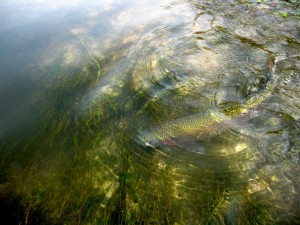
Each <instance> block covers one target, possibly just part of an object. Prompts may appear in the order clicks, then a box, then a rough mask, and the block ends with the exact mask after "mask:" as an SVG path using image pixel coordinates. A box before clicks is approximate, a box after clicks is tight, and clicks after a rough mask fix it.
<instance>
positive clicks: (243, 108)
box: [134, 58, 278, 147]
mask: <svg viewBox="0 0 300 225" xmlns="http://www.w3.org/2000/svg"><path fill="white" fill-rule="evenodd" d="M271 60H272V61H271V62H272V64H270V68H269V70H270V76H269V81H268V82H267V84H266V86H265V87H264V89H263V90H262V92H260V93H259V94H257V95H254V96H252V97H250V98H249V99H248V100H246V101H245V102H244V104H241V103H239V104H233V105H232V104H224V105H223V106H222V105H221V104H220V107H215V108H213V109H210V110H207V111H205V112H200V113H196V114H192V115H189V116H186V117H182V118H178V119H175V120H172V121H169V122H166V123H163V124H161V125H159V126H157V127H154V128H152V129H148V130H144V131H141V132H140V133H139V134H138V135H137V136H136V137H135V138H134V139H135V141H136V142H137V143H139V144H142V145H143V146H145V147H157V146H159V145H160V144H162V143H164V142H165V141H166V142H165V143H172V139H176V138H177V137H180V136H186V135H195V136H196V137H199V136H205V135H210V134H215V133H216V131H218V130H220V129H221V128H222V127H224V126H221V123H227V122H228V121H230V120H232V118H235V117H238V116H241V115H243V114H244V113H247V112H249V110H251V109H252V108H254V107H256V106H258V105H259V104H261V103H262V102H264V101H265V100H266V99H267V98H268V97H270V96H271V95H272V92H273V89H274V88H275V87H276V84H277V76H276V75H275V70H276V63H277V61H278V60H277V59H276V60H275V59H273V58H271Z"/></svg>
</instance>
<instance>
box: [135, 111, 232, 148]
mask: <svg viewBox="0 0 300 225" xmlns="http://www.w3.org/2000/svg"><path fill="white" fill-rule="evenodd" d="M229 119H230V117H227V116H225V115H224V114H223V113H222V112H221V111H219V110H218V109H214V110H213V109H211V110H208V111H206V112H203V113H196V114H193V115H189V116H186V117H182V118H179V119H176V120H172V121H169V122H166V123H164V124H162V125H160V126H157V127H155V128H153V129H149V130H144V131H142V132H140V133H139V134H138V135H137V136H136V137H135V141H136V142H138V143H139V144H142V145H143V146H145V147H157V146H158V145H160V144H161V143H163V142H164V141H166V140H167V142H168V143H170V140H171V139H172V138H176V137H179V136H183V135H191V134H196V135H199V136H202V135H205V134H209V133H214V132H215V130H216V129H217V128H218V124H220V123H221V122H224V121H226V120H229ZM212 125H214V126H212ZM168 140H169V141H168Z"/></svg>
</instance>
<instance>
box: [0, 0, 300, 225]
mask: <svg viewBox="0 0 300 225" xmlns="http://www.w3.org/2000/svg"><path fill="white" fill-rule="evenodd" d="M146 2H147V1H145V2H142V3H136V2H135V3H132V2H130V3H126V4H129V5H128V6H127V7H128V8H126V7H125V6H124V5H126V4H125V3H123V4H124V5H122V4H121V6H122V7H123V8H122V7H121V8H122V9H119V10H120V12H119V11H118V10H117V9H114V7H113V6H112V5H109V4H108V5H107V6H106V7H105V10H104V11H103V12H102V11H101V13H103V14H101V13H100V12H98V11H97V10H96V12H95V11H92V12H93V13H89V14H84V13H82V14H83V18H84V21H86V20H87V21H88V22H87V23H82V24H81V23H80V24H79V25H78V24H76V23H78V20H79V19H78V20H75V22H76V23H74V24H72V25H70V29H69V30H68V35H70V36H71V39H70V40H69V39H66V40H63V41H62V40H59V48H58V49H60V48H61V49H63V50H62V51H61V52H62V53H63V54H62V55H59V56H58V57H57V58H56V57H54V59H53V60H52V58H51V57H50V56H48V55H47V56H48V57H46V56H45V55H42V56H43V57H44V58H45V59H44V58H43V57H40V58H42V59H43V60H41V62H40V64H39V69H38V70H37V71H38V72H36V71H35V70H34V69H31V70H30V69H28V70H26V71H25V72H26V75H27V76H28V77H27V80H26V79H25V78H23V79H24V80H25V81H27V83H26V85H28V87H30V88H31V89H30V88H28V89H30V90H31V91H30V93H29V94H28V95H29V97H28V98H21V97H20V99H22V101H23V100H24V101H23V102H21V101H20V102H21V103H20V104H21V106H20V108H18V107H16V109H28V111H24V113H22V112H23V111H21V112H20V113H18V114H17V115H22V114H23V115H22V119H23V121H22V122H23V123H22V124H21V125H20V124H19V123H17V122H16V121H17V120H16V121H14V119H11V120H10V121H9V122H5V123H4V125H2V124H1V126H0V155H1V158H0V215H1V218H2V219H3V221H4V220H6V221H8V224H22V225H29V224H31V225H33V224H49V225H50V224H51V225H52V224H70V225H71V224H72V225H73V224H78V225H79V224H80V225H81V224H87V225H88V224H89V225H91V224H174V225H175V224H176V225H178V224H243V225H244V224H249V225H252V224H298V223H300V217H299V207H298V206H299V205H300V195H299V193H300V188H299V184H300V178H299V176H298V174H299V172H300V167H299V162H300V161H299V156H300V151H299V150H300V142H299V140H300V139H299V135H300V123H299V120H300V114H299V108H300V102H299V99H300V94H299V93H300V85H299V80H300V64H299V62H300V55H299V48H300V47H299V46H300V37H299V32H298V31H299V26H298V25H299V24H298V19H297V18H296V17H294V16H290V14H288V15H287V16H280V17H279V16H278V17H276V16H274V14H273V12H274V11H276V10H277V11H278V10H279V8H278V7H277V6H278V5H280V4H279V3H278V4H277V3H276V4H275V5H274V4H273V3H274V2H275V1H261V2H260V3H259V4H258V2H256V1H237V2H233V1H218V3H216V2H215V1H210V2H207V1H188V2H180V1H171V2H168V3H164V5H163V7H161V5H160V4H157V5H159V7H158V8H159V9H158V11H159V13H162V15H163V16H161V17H162V20H163V21H162V20H160V21H159V23H158V24H156V22H157V21H156V19H155V18H157V15H161V14H151V13H152V11H151V10H148V11H147V9H148V8H147V7H146V6H147V4H148V3H147V4H146ZM276 2H278V1H276ZM280 2H281V1H280ZM155 3H161V2H155ZM116 4H117V3H116ZM118 4H120V3H118ZM139 4H141V5H142V7H141V6H140V5H139ZM149 4H150V3H149ZM151 4H153V3H151ZM282 4H283V3H282ZM286 4H288V3H286ZM291 5H292V6H290V4H289V5H288V6H286V5H285V4H284V8H283V10H288V11H289V13H291V15H294V14H292V13H294V12H295V11H296V10H295V8H294V7H295V6H294V5H293V4H291ZM84 9H85V8H80V10H78V11H76V12H77V13H78V17H80V16H82V15H81V14H80V13H79V11H80V12H81V11H82V12H83V11H84ZM97 9H98V8H97ZM145 9H146V11H147V13H149V17H150V19H149V21H150V22H147V23H146V22H144V21H143V22H141V23H142V24H137V25H136V26H137V28H135V27H134V26H133V25H132V24H135V23H136V22H134V23H130V26H129V27H126V25H124V24H123V23H121V22H124V21H125V22H126V21H127V20H129V21H130V19H128V18H129V17H130V16H132V17H134V19H135V20H134V21H136V20H137V18H136V17H135V15H136V14H135V10H137V11H139V10H145ZM98 10H99V9H98ZM109 10H112V11H109ZM126 10H127V11H126ZM144 12H145V11H142V14H143V18H144V16H145V17H146V15H144ZM245 12H247V13H245ZM109 13H112V15H113V16H111V17H109V15H107V14H109ZM139 13H140V12H139ZM99 15H100V16H99ZM104 15H105V16H107V17H108V18H106V17H105V16H104ZM150 15H151V16H150ZM153 15H154V16H153ZM98 16H99V17H98ZM102 16H103V17H102ZM93 18H96V19H95V20H93ZM99 18H101V19H103V20H101V21H98V20H99ZM115 18H117V19H118V23H119V24H118V25H120V26H117V28H116V29H117V30H118V29H120V30H119V32H117V34H116V35H115V36H116V37H115V36H113V35H112V32H109V31H110V30H109V29H112V28H111V26H112V22H111V21H115V20H113V19H115ZM81 19H82V18H81ZM138 19H140V20H142V18H139V17H138ZM109 21H110V23H109ZM120 21H121V22H120ZM125 22H124V23H125ZM144 23H145V24H144ZM99 24H100V25H99ZM121 25H122V26H124V27H125V28H124V30H125V32H124V31H123V30H121ZM126 32H127V33H126ZM60 42H62V43H60ZM28 48H29V47H28ZM61 52H60V53H61ZM38 56H40V55H38ZM38 56H37V58H38ZM50 59H51V60H50ZM26 68H27V67H26ZM20 71H22V68H20ZM25 72H24V74H25ZM27 73H28V74H27ZM22 81H23V80H22ZM16 87H20V86H16ZM15 90H17V88H16V89H15ZM24 90H25V91H24ZM24 90H19V91H20V93H21V94H22V93H23V94H24V93H26V90H27V89H26V88H24ZM20 93H19V95H21V94H20ZM19 95H16V96H17V97H14V96H12V98H18V96H19ZM7 96H9V95H7ZM16 102H17V101H16ZM1 110H2V109H1ZM0 113H2V111H0ZM0 115H5V114H4V113H2V114H0ZM3 121H4V120H3Z"/></svg>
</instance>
